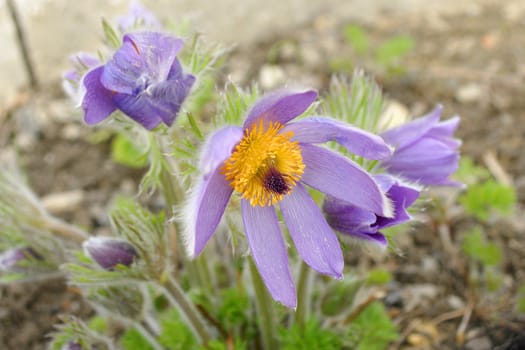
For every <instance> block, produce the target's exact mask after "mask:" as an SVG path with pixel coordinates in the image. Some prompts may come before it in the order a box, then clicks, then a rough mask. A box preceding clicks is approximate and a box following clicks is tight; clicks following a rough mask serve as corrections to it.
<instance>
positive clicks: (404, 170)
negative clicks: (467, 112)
mask: <svg viewBox="0 0 525 350" xmlns="http://www.w3.org/2000/svg"><path fill="white" fill-rule="evenodd" d="M441 111H442V107H441V106H437V107H436V108H435V109H434V110H433V111H432V112H430V113H429V114H427V115H425V116H423V117H421V118H418V119H415V120H413V121H411V122H408V123H406V124H403V125H401V126H399V127H396V128H393V129H390V130H387V131H386V132H384V133H382V134H381V136H382V137H383V139H384V140H385V141H386V142H387V143H389V144H390V145H392V146H394V147H395V151H394V154H393V155H392V157H390V158H388V159H386V160H382V161H381V165H382V166H383V167H384V168H386V170H387V171H388V172H389V173H391V174H395V175H400V176H402V177H404V178H406V179H408V180H410V181H414V182H416V183H419V184H422V185H428V186H447V185H448V186H458V185H460V184H459V183H457V182H455V181H452V180H450V179H449V176H450V175H452V174H453V173H454V172H455V171H456V170H457V169H458V161H459V150H458V148H459V146H460V145H461V141H459V140H457V139H454V137H453V135H454V132H455V131H456V128H457V126H458V123H459V117H457V116H456V117H454V118H451V119H448V120H446V121H443V122H440V121H439V120H440V117H441Z"/></svg>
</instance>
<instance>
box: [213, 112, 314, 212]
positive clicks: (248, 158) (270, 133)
mask: <svg viewBox="0 0 525 350" xmlns="http://www.w3.org/2000/svg"><path fill="white" fill-rule="evenodd" d="M282 128H283V125H282V124H280V123H277V122H271V123H270V124H269V125H267V126H265V125H264V124H263V121H262V120H260V122H259V123H254V125H253V126H252V127H251V129H249V130H248V129H246V130H245V131H244V136H243V138H242V139H241V141H240V142H239V144H238V145H237V146H236V147H235V150H234V151H233V153H232V155H231V156H230V158H228V159H227V160H226V161H225V162H224V166H223V168H222V170H223V172H224V175H225V176H226V179H227V180H228V181H229V182H230V186H231V187H232V188H233V189H234V190H235V191H237V192H239V193H240V194H241V196H242V198H244V199H247V200H249V201H250V204H251V205H252V206H256V205H259V206H262V207H264V206H268V205H273V204H275V203H277V202H278V201H280V200H281V199H283V198H284V196H286V195H287V194H288V193H290V191H291V190H292V189H293V188H294V187H295V184H296V183H297V181H299V179H300V178H301V176H302V174H303V172H304V163H303V157H302V156H301V149H300V147H299V144H298V142H296V141H291V140H290V139H291V138H292V136H293V132H286V133H279V131H280V130H281V129H282Z"/></svg>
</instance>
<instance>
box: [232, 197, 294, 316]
mask: <svg viewBox="0 0 525 350" xmlns="http://www.w3.org/2000/svg"><path fill="white" fill-rule="evenodd" d="M241 207H242V218H243V222H244V229H245V232H246V239H247V240H248V245H249V246H250V251H251V253H252V256H253V260H254V261H255V265H256V266H257V269H258V270H259V273H260V274H261V277H262V279H263V281H264V283H265V284H266V287H267V288H268V290H269V291H270V294H271V295H272V297H273V298H274V299H275V300H276V301H278V302H280V303H282V304H283V305H285V306H287V307H289V308H295V307H296V305H297V296H296V295H295V285H294V282H293V280H292V274H291V272H290V268H289V266H288V254H287V252H286V246H285V244H284V240H283V237H282V234H281V229H280V228H279V223H278V221H277V215H276V214H275V208H274V207H273V206H269V207H259V206H255V207H253V206H251V205H250V202H249V201H246V200H244V199H242V200H241Z"/></svg>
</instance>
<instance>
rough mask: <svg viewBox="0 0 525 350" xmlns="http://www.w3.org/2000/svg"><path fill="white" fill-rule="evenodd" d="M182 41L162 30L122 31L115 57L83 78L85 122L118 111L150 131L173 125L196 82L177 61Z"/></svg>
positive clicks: (93, 120)
mask: <svg viewBox="0 0 525 350" xmlns="http://www.w3.org/2000/svg"><path fill="white" fill-rule="evenodd" d="M182 45H183V43H182V40H180V39H177V38H174V37H171V36H169V35H166V34H162V33H156V32H138V33H131V34H126V35H124V39H123V44H122V47H120V48H119V49H118V50H117V51H116V52H115V54H114V55H113V58H112V59H111V60H109V61H108V62H107V63H106V64H105V65H103V66H100V67H97V68H95V69H93V70H91V71H90V72H89V73H87V74H86V76H85V77H84V80H83V84H84V87H85V88H86V93H85V95H84V99H83V101H82V107H83V108H84V112H85V117H84V120H85V121H86V123H88V124H96V123H98V122H101V121H102V120H104V119H106V118H107V117H108V116H109V115H110V114H111V113H113V112H114V111H115V110H117V109H119V110H121V111H122V112H123V113H124V114H126V115H127V116H129V117H130V118H132V119H133V120H135V121H136V122H138V123H140V124H141V125H142V126H144V127H145V128H146V129H148V130H151V129H153V128H155V127H156V126H157V125H159V124H160V123H164V124H166V125H168V126H171V124H172V123H173V121H174V120H175V118H176V116H177V114H178V112H179V110H180V108H181V105H182V103H183V102H184V100H185V98H186V96H187V95H188V93H189V91H190V89H191V87H192V85H193V83H194V82H195V76H193V75H191V74H185V73H184V72H183V70H182V66H181V65H180V62H179V60H178V59H177V53H178V52H179V50H180V49H181V48H182Z"/></svg>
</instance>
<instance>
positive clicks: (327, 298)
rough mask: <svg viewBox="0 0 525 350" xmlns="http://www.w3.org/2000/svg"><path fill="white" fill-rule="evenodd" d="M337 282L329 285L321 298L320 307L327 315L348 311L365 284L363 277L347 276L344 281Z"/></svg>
mask: <svg viewBox="0 0 525 350" xmlns="http://www.w3.org/2000/svg"><path fill="white" fill-rule="evenodd" d="M335 282H336V283H331V284H330V285H328V287H327V289H326V292H325V293H324V295H322V296H321V298H320V309H321V312H322V313H323V315H325V316H335V315H339V314H341V313H344V312H346V311H348V309H349V308H351V307H352V305H353V303H354V298H355V296H356V294H357V292H358V291H359V289H360V288H361V286H362V285H363V281H362V280H361V279H358V278H352V277H350V278H348V277H346V276H345V279H344V280H343V281H335Z"/></svg>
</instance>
